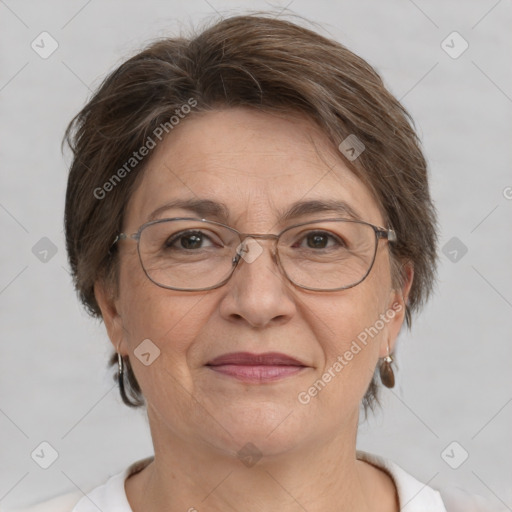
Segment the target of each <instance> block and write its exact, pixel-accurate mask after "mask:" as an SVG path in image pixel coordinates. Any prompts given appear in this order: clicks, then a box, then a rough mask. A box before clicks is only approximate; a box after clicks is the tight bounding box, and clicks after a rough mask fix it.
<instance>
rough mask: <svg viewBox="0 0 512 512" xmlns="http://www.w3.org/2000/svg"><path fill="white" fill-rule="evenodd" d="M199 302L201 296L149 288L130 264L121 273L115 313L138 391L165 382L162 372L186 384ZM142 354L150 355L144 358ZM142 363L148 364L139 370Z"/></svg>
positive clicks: (200, 310)
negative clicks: (117, 310)
mask: <svg viewBox="0 0 512 512" xmlns="http://www.w3.org/2000/svg"><path fill="white" fill-rule="evenodd" d="M203 298H204V294H203V296H201V295H199V294H194V293H190V294H189V293H184V292H177V291H173V290H168V289H165V288H161V287H159V286H157V285H155V284H154V283H153V282H151V281H150V280H149V279H148V278H147V277H146V275H145V274H144V271H143V270H142V269H141V268H140V263H139V261H138V259H136V258H132V259H131V260H130V261H128V262H126V264H125V265H124V267H122V268H121V272H120V289H119V310H120V315H121V319H122V324H123V331H124V337H125V342H126V347H127V350H128V352H129V355H130V360H131V362H132V367H133V369H134V372H135V374H136V376H137V379H138V380H139V383H140V384H141V386H143V387H144V383H145V382H146V381H149V380H150V381H153V380H161V379H162V378H165V375H164V373H165V372H162V371H156V370H158V369H160V370H163V369H164V368H165V369H166V370H168V371H169V372H171V373H172V374H173V375H174V376H179V377H180V381H183V384H185V385H186V384H187V381H188V380H189V371H188V364H187V355H188V351H189V348H190V346H191V345H192V344H193V340H194V339H195V338H196V337H197V335H198V333H199V332H200V330H201V326H202V322H203V321H204V318H207V315H206V313H205V312H204V311H203V310H204V304H202V299H203ZM202 319H203V320H202ZM148 340H149V341H148ZM142 353H149V354H150V355H149V356H146V357H145V358H144V357H141V354H142ZM148 361H151V363H150V364H147V365H146V364H144V363H147V362H148ZM153 361H154V362H153ZM148 383H149V382H148Z"/></svg>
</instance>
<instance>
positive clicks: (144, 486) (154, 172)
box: [95, 108, 413, 512]
mask: <svg viewBox="0 0 512 512" xmlns="http://www.w3.org/2000/svg"><path fill="white" fill-rule="evenodd" d="M191 197H194V198H209V199H214V200H217V201H222V202H223V203H225V204H226V205H227V206H228V208H229V212H230V214H229V218H227V219H225V223H226V224H228V225H230V226H232V227H234V228H236V229H238V230H239V231H242V232H246V233H267V232H272V233H278V232H279V231H281V229H283V227H284V226H282V225H281V224H280V222H279V220H280V219H279V217H278V214H277V212H278V211H284V210H286V209H287V207H289V205H291V203H293V202H295V201H299V200H310V199H329V198H330V199H338V200H339V199H342V200H345V201H346V202H348V203H349V204H350V205H351V206H352V207H353V208H354V209H356V210H357V211H358V212H359V213H360V215H361V218H362V220H365V221H367V222H370V223H372V224H374V225H377V226H383V225H384V221H383V217H382V214H381V211H380V210H379V207H378V205H377V202H376V201H375V199H374V198H373V197H372V195H371V193H370V192H369V190H368V188H367V187H366V186H365V185H363V183H362V182H361V181H360V180H359V179H358V178H357V177H356V176H355V175H354V174H353V173H352V172H351V171H350V170H349V169H348V167H347V166H346V165H345V164H344V162H343V160H342V159H341V158H340V156H339V154H337V150H336V149H335V148H334V149H333V148H332V146H331V145H330V144H329V141H328V140H327V138H326V136H325V135H324V134H323V133H322V132H321V131H320V130H319V129H318V128H317V127H316V126H315V125H314V124H313V123H312V122H311V121H309V120H308V119H306V118H303V117H289V118H284V117H277V116H274V115H270V114H265V113H260V112H255V111H252V110H248V109H244V108H236V109H228V110H221V111H213V112H208V113H206V114H201V115H196V116H194V117H191V118H190V119H187V120H185V121H182V122H181V124H180V125H179V126H177V127H176V128H175V129H174V130H173V132H172V133H171V135H170V136H169V137H168V138H167V139H164V141H163V142H162V143H160V144H159V146H158V147H157V148H155V149H154V150H153V155H152V157H151V160H150V161H149V162H148V165H147V168H146V171H145V174H144V175H143V177H142V179H141V180H140V184H139V186H138V188H137V189H136V190H135V192H134V193H133V195H132V197H131V198H130V201H129V203H128V205H127V211H126V217H125V219H124V221H125V222H124V232H126V233H134V232H136V231H137V230H138V228H139V227H140V226H141V225H142V224H143V223H144V222H146V221H147V220H148V217H149V215H150V214H151V212H153V211H154V210H155V209H156V208H158V207H159V206H161V205H163V204H165V203H166V202H168V201H170V200H172V199H175V198H191ZM178 216H197V215H196V214H194V212H190V211H187V210H182V209H173V210H168V211H165V212H162V213H161V214H160V215H159V218H165V217H178ZM333 216H339V215H333V213H329V212H322V213H316V214H313V215H311V214H310V215H309V216H308V217H307V218H305V219H297V220H296V221H292V223H298V222H301V221H305V220H309V219H311V220H316V219H322V218H329V217H333ZM268 244H269V242H262V246H263V247H265V246H266V247H267V248H265V250H264V252H263V253H262V254H261V255H260V256H259V257H258V258H257V259H256V260H255V261H253V262H252V263H246V262H244V263H243V264H241V265H240V266H239V267H238V268H237V269H236V271H235V273H234V274H233V276H232V277H231V279H230V281H228V283H227V284H225V285H224V286H222V287H220V288H217V289H215V290H209V291H201V292H180V291H173V290H168V289H164V288H161V287H158V286H156V285H155V284H154V283H152V282H151V281H150V280H149V279H148V278H147V277H146V276H145V274H144V272H143V270H142V267H141V265H140V262H139V260H138V257H137V251H136V243H135V242H134V241H125V242H122V243H121V244H120V246H119V250H120V269H119V288H118V290H115V292H114V291H112V290H110V289H109V288H108V286H106V285H105V284H104V283H102V282H97V283H96V287H95V292H96V297H97V299H98V301H99V304H100V307H101V310H102V314H103V319H104V321H105V325H106V327H107V330H108V334H109V337H110V339H111V341H112V343H113V344H114V346H115V347H116V349H117V350H118V351H119V352H120V353H121V354H123V355H125V356H129V357H130V361H131V363H132V366H133V368H134V372H135V374H136V377H137V379H138V381H139V383H140V385H141V388H142V390H143V393H144V396H145V398H146V401H147V403H148V407H147V412H148V419H149V424H150V428H151V434H152V438H153V443H154V448H155V460H154V462H153V463H151V464H150V465H149V466H147V468H145V469H144V470H143V471H141V472H140V473H138V474H136V475H134V476H132V477H131V478H129V479H127V481H126V483H125V488H126V492H127V497H128V500H129V502H130V504H131V506H132V508H133V510H134V511H135V512H139V511H140V512H142V511H143V510H152V511H156V512H158V511H160V510H161V511H164V510H165V511H166V512H169V511H184V510H189V509H191V508H192V507H195V509H197V510H198V511H201V510H209V511H219V512H220V511H226V510H241V509H243V510H245V511H249V512H252V511H254V512H256V511H261V510H268V511H271V510H276V511H277V510H279V511H284V512H292V511H293V512H295V511H297V512H298V511H302V510H304V509H306V510H308V512H317V511H324V510H337V511H354V510H357V511H366V510H368V511H370V510H371V511H373V512H375V511H379V512H391V511H398V503H397V497H396V489H395V486H394V483H393V481H392V479H391V478H390V476H389V475H388V474H387V473H385V472H384V471H382V470H380V469H378V468H376V467H374V466H372V465H370V464H368V463H366V462H363V461H360V460H357V459H356V434H357V425H358V418H359V410H360V403H361V400H362V398H363V396H364V393H365V391H366V389H367V387H368V385H369V383H370V381H371V378H372V375H373V372H374V369H375V367H376V365H377V364H378V359H379V358H382V357H384V356H385V355H386V354H387V349H388V345H389V348H390V351H392V350H393V347H394V344H395V341H396V338H397V336H398V333H399V331H400V328H401V325H402V323H403V320H404V312H405V307H404V304H405V302H404V301H406V300H407V296H408V293H409V289H410V285H411V283H412V276H413V273H412V269H410V268H409V269H408V280H407V282H406V284H405V286H404V288H403V289H399V290H395V289H393V287H392V282H391V274H390V260H389V249H388V247H387V242H386V241H380V242H379V244H378V250H377V256H376V260H375V263H374V267H373V269H372V271H371V272H370V274H369V275H368V277H367V278H366V279H365V280H364V281H363V282H362V283H360V284H359V285H357V286H355V287H353V288H350V289H347V290H343V291H337V292H313V291H307V290H303V289H300V288H297V287H295V286H294V285H292V284H291V283H290V282H288V281H287V280H286V279H285V278H284V277H283V276H282V275H281V273H280V272H279V269H278V267H277V266H276V264H275V262H274V260H273V259H272V255H271V252H270V250H268V249H270V248H271V245H268ZM393 304H395V305H396V304H400V305H401V306H402V308H401V310H400V312H398V313H396V315H395V316H394V318H393V319H391V320H390V321H389V322H388V323H386V324H385V327H384V328H383V329H382V330H381V331H380V332H379V334H378V335H377V336H375V337H374V338H373V339H372V340H371V341H370V342H369V343H368V344H367V345H366V347H365V348H364V349H363V350H361V351H360V352H359V353H358V354H357V355H356V356H354V358H353V359H352V361H350V363H349V364H348V365H347V366H346V367H344V369H343V370H342V371H341V372H340V373H339V374H338V375H337V376H336V378H334V379H333V380H332V381H331V382H330V383H329V384H328V385H326V386H325V388H324V389H323V390H322V391H321V392H320V393H319V394H318V395H317V396H316V397H314V398H312V399H311V401H310V403H309V404H307V405H303V404H301V403H300V402H299V401H298V399H297V396H298V393H299V392H301V391H305V390H307V389H308V388H309V387H310V386H311V385H312V383H313V382H314V381H316V380H317V379H319V378H320V377H321V376H322V374H323V373H324V372H325V371H326V370H327V369H328V368H329V367H331V366H332V364H333V362H334V361H335V360H336V358H337V357H338V356H339V355H341V354H343V353H344V352H345V351H346V350H348V349H349V347H350V344H351V342H352V341H353V340H355V339H356V337H357V335H358V334H359V333H360V332H362V331H363V330H364V329H365V328H366V327H369V326H372V325H374V324H375V321H376V320H377V319H378V318H379V315H380V314H383V313H385V312H386V311H388V310H389V309H390V308H391V307H392V305H393ZM147 338H149V339H150V340H151V341H152V342H153V343H154V344H155V345H157V346H158V347H159V349H160V351H161V353H160V356H159V357H158V358H157V359H156V360H155V361H154V362H153V363H152V364H151V365H149V366H145V365H143V364H142V363H141V362H140V361H139V360H138V359H137V358H136V357H134V355H133V354H134V350H135V349H136V348H137V346H138V345H139V344H140V343H141V341H142V340H144V339H147ZM235 351H248V352H254V353H261V352H267V351H276V352H283V353H285V354H288V355H290V356H292V357H295V358H297V359H299V360H301V361H303V362H306V364H307V365H308V368H307V369H306V370H304V371H303V372H301V373H299V374H297V375H294V376H290V377H287V378H285V379H282V380H279V381H276V382H273V383H264V384H247V383H242V382H240V381H237V380H235V379H232V378H226V377H225V376H219V375H218V374H216V373H215V372H213V371H212V370H210V369H208V368H207V367H205V366H204V365H205V364H206V363H207V362H208V361H209V360H211V359H212V358H214V357H216V356H219V355H221V354H224V353H227V352H235ZM248 442H251V443H252V444H253V445H255V446H256V447H257V448H258V450H259V451H260V452H261V454H262V457H261V459H260V460H259V461H258V463H257V464H256V465H253V466H252V467H246V466H245V465H244V464H242V462H241V461H240V459H239V458H238V457H237V451H238V450H240V449H241V448H242V447H243V446H244V445H246V443H248Z"/></svg>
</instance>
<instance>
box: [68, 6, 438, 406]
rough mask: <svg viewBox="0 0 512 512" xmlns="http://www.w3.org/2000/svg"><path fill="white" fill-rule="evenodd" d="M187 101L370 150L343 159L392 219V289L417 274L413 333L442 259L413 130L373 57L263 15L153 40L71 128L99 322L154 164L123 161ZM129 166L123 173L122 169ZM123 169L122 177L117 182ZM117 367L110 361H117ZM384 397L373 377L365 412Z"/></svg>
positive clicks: (74, 223) (81, 232) (85, 292)
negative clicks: (282, 117) (315, 129)
mask: <svg viewBox="0 0 512 512" xmlns="http://www.w3.org/2000/svg"><path fill="white" fill-rule="evenodd" d="M191 98H192V99H193V100H194V101H195V102H196V104H195V108H194V109H193V110H194V112H191V113H190V114H189V115H188V116H187V119H188V118H192V117H193V116H194V115H195V112H206V111H209V110H213V109H215V108H229V107H239V106H243V107H248V108H254V109H258V110H260V111H263V112H273V113H300V114H305V115H306V116H308V118H310V119H311V120H313V121H314V122H315V123H317V125H319V126H320V128H321V129H322V130H323V131H324V133H325V134H326V135H327V136H328V137H329V139H330V140H331V141H332V143H333V144H334V145H335V146H336V147H338V145H339V144H340V143H341V142H342V141H344V140H345V139H346V138H347V137H348V136H350V135H355V136H356V137H357V139H359V141H360V142H362V143H363V144H364V147H365V150H364V151H363V152H362V153H361V155H360V156H359V157H358V158H357V159H356V160H352V159H349V158H346V156H345V155H344V154H343V153H342V152H340V157H341V158H343V159H344V160H345V162H346V164H347V165H348V166H349V168H350V169H351V170H352V171H353V172H354V173H355V174H356V175H357V176H358V177H359V178H360V179H362V181H363V182H364V183H365V184H366V185H367V186H368V188H369V189H370V191H371V192H372V193H373V195H374V197H375V199H376V201H377V203H378V205H379V207H380V209H381V212H382V214H383V216H384V221H385V223H386V224H387V225H388V226H389V227H392V228H393V229H394V230H395V231H396V233H397V237H398V243H396V244H392V245H390V250H391V261H392V277H393V283H394V285H395V286H402V285H403V283H404V281H405V269H404V265H405V264H406V263H411V264H412V265H413V267H414V280H413V284H412V288H411V290H410V294H409V299H408V303H407V305H406V313H405V316H406V323H407V326H408V328H410V327H411V323H412V320H411V314H412V312H414V311H416V310H418V309H420V306H421V305H422V304H423V303H424V302H425V301H426V300H427V298H428V296H429V295H430V293H431V291H432V289H433V285H434V282H435V272H436V263H437V251H436V247H437V229H436V227H437V226H436V212H435V208H434V206H433V204H432V201H431V198H430V192H429V187H428V176H427V165H426V161H425V158H424V156H423V154H422V151H421V148H420V143H419V141H418V138H417V136H416V133H415V130H414V127H413V126H414V125H413V122H412V120H411V118H410V116H409V114H408V113H407V112H406V111H405V109H404V108H403V107H402V105H401V104H400V103H399V102H398V100H397V99H396V98H394V97H393V96H392V95H391V94H390V93H389V92H388V91H387V90H386V88H385V87H384V85H383V82H382V80H381V78H380V76H379V75H378V74H377V72H376V71H375V70H374V69H373V68H372V67H371V66H370V65H369V64H368V63H367V62H366V61H364V60H363V59H361V58H360V57H358V56H357V55H355V54H354V53H352V52H351V51H349V50H348V49H347V48H345V47H344V46H343V45H341V44H340V43H338V42H336V41H333V40H331V39H327V38H325V37H323V36H321V35H319V34H317V33H315V32H314V31H311V30H309V29H306V28H303V27H301V26H299V25H297V24H295V23H292V22H290V21H285V20H279V19H275V18H274V17H270V16H268V15H266V14H265V13H263V14H252V15H243V16H234V17H230V18H227V19H224V20H222V21H220V22H217V23H214V24H213V25H212V26H210V27H207V28H206V29H205V30H203V31H202V32H200V33H199V34H195V35H194V36H193V37H190V38H181V37H180V38H167V39H163V40H159V41H157V42H155V43H153V44H151V45H150V46H148V47H147V48H145V49H144V50H143V51H141V52H140V53H138V54H137V55H135V56H134V57H132V58H130V59H129V60H127V61H126V62H124V63H123V64H122V65H120V66H119V67H118V68H117V69H116V70H115V71H114V72H112V73H111V74H110V75H109V76H108V77H107V78H106V79H105V80H104V82H103V83H102V84H101V86H100V87H99V88H98V90H97V92H96V93H95V94H94V95H93V97H92V99H90V101H89V102H88V103H87V105H86V106H85V107H84V108H83V109H82V110H81V111H80V112H79V113H78V114H77V115H76V116H75V117H74V119H73V120H72V121H71V123H70V124H69V126H68V128H67V130H66V135H65V141H67V142H68V144H69V145H70V147H71V148H72V150H73V155H74V157H73V162H72V165H71V169H70V174H69V181H68V188H67V194H66V208H65V229H66V243H67V250H68V255H69V262H70V266H71V271H72V275H73V278H74V282H75V286H76V288H77V291H78V293H79V296H80V299H81V301H82V302H83V304H84V305H85V307H86V308H87V309H88V311H89V312H90V313H91V314H92V315H93V316H97V317H99V316H101V311H100V309H99V306H98V303H97V302H96V298H95V295H94V283H95V281H97V280H99V279H107V278H109V276H112V275H113V274H115V270H116V258H115V254H114V255H113V256H112V255H111V254H110V251H109V249H110V246H111V244H112V241H113V240H114V238H115V236H116V234H117V233H118V232H119V231H120V230H121V226H122V221H123V215H124V212H125V207H126V204H127V202H128V199H129V198H130V196H131V193H132V191H133V190H134V186H135V183H136V178H137V176H140V175H141V171H143V169H144V167H145V164H146V163H147V160H148V159H149V158H147V159H146V160H145V161H142V162H141V163H140V164H137V165H135V166H133V171H132V170H131V168H128V170H127V167H126V162H127V161H129V160H130V158H132V155H133V154H134V152H137V150H138V149H139V148H141V147H142V146H143V145H144V144H145V141H147V138H148V136H150V134H152V133H154V132H155V130H157V129H158V127H159V126H162V125H163V124H164V125H165V123H167V125H168V126H169V130H167V131H169V133H170V129H171V128H170V123H169V120H170V119H171V117H172V116H173V115H175V113H176V111H177V110H179V109H180V108H182V106H183V105H185V104H190V99H191ZM123 166H124V169H125V171H127V172H124V173H122V172H120V171H121V169H123ZM116 170H118V172H117V177H118V178H119V179H116V180H115V181H112V178H113V177H114V174H115V173H116ZM121 175H122V176H121ZM121 177H122V179H121ZM108 184H110V185H108ZM107 189H108V193H106V192H107ZM99 190H103V191H104V192H105V194H103V192H99V193H98V191H99ZM98 196H101V197H98ZM115 361H116V354H113V357H112V359H111V364H114V363H115ZM126 366H127V371H126V374H127V375H126V382H125V386H121V392H122V398H123V400H124V401H125V403H127V404H128V405H134V406H139V405H143V403H144V401H143V396H142V393H141V390H140V388H139V385H138V383H137V380H136V379H135V376H134V374H133V371H132V369H131V366H130V362H129V359H127V360H126ZM124 387H126V389H127V391H128V394H129V395H130V396H129V397H128V396H127V394H126V393H125V391H124V389H123V388H124ZM377 391H378V386H377V383H376V378H375V377H374V378H373V380H372V382H371V384H370V386H369V388H368V390H367V392H366V394H365V397H364V400H363V405H364V409H365V413H366V412H367V407H368V406H370V407H371V408H372V409H373V407H374V404H375V403H379V400H378V393H377Z"/></svg>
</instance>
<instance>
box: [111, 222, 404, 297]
mask: <svg viewBox="0 0 512 512" xmlns="http://www.w3.org/2000/svg"><path fill="white" fill-rule="evenodd" d="M175 220H192V221H196V222H197V221H199V222H207V223H209V224H215V225H217V226H221V227H224V228H227V229H229V230H230V231H232V232H234V233H236V234H237V235H238V238H239V239H240V244H239V245H238V247H240V246H241V245H242V244H243V242H244V241H245V240H246V239H247V238H259V239H263V240H274V248H273V249H274V250H273V252H272V256H273V257H274V259H275V262H276V263H277V266H278V267H279V269H280V270H281V273H282V274H283V275H284V277H285V278H286V279H287V280H288V281H289V282H290V283H292V284H293V285H294V286H297V287H298V288H301V289H303V290H310V291H318V292H336V291H341V290H348V289H349V288H353V287H354V286H357V285H358V284H361V283H362V282H363V281H364V280H365V279H366V278H367V277H368V275H369V274H370V272H371V270H372V268H373V265H374V264H375V259H376V257H377V249H378V246H379V241H380V240H387V241H388V243H396V242H397V241H398V238H397V236H396V232H395V230H394V229H391V228H388V229H386V228H383V227H380V226H375V225H374V224H371V223H369V222H366V221H363V220H356V219H343V218H329V219H318V220H314V221H308V222H302V223H299V224H294V225H293V226H288V227H286V228H284V229H283V230H282V231H281V232H280V233H278V234H272V233H266V234H260V233H242V232H240V231H238V230H237V229H235V228H233V227H231V226H228V225H227V224H223V223H222V222H217V221H214V220H208V219H204V218H198V217H169V218H165V219H156V220H152V221H149V222H145V223H144V224H142V225H141V226H140V227H139V229H138V230H137V232H136V233H132V234H131V235H129V234H127V233H118V234H117V235H116V238H115V239H114V241H113V242H112V244H111V246H110V249H109V253H110V251H111V249H112V248H113V247H114V246H115V245H116V244H117V243H118V242H120V241H121V240H130V239H132V240H135V241H136V242H137V254H138V256H139V262H140V265H141V267H142V270H143V271H144V274H146V277H147V278H148V279H149V280H150V281H151V282H152V283H153V284H155V285H156V286H159V287H160V288H165V289H167V290H175V291H183V292H201V291H208V290H214V289H216V288H220V287H221V286H224V285H225V284H226V283H227V282H228V281H229V280H230V279H231V276H232V275H233V274H234V272H235V269H236V268H237V267H238V263H239V262H240V259H241V258H242V253H243V252H244V251H239V250H237V251H236V255H235V256H234V258H233V259H232V260H231V263H232V265H233V268H232V269H231V272H230V273H229V275H228V276H227V277H226V278H225V279H224V280H223V281H221V282H220V283H218V284H216V285H213V286H208V287H206V288H194V289H189V288H176V287H173V286H167V285H163V284H161V283H158V282H156V281H155V280H154V279H152V278H151V276H150V275H149V274H148V272H147V270H146V267H145V266H144V263H143V262H142V256H141V254H140V237H141V234H142V231H143V230H144V229H146V228H147V227H149V226H152V225H154V224H161V223H164V222H169V221H175ZM336 221H337V222H340V221H342V222H352V223H356V224H364V225H366V226H370V227H371V228H372V229H373V231H374V233H375V250H374V251H373V256H372V262H371V264H370V266H369V268H368V270H367V272H366V274H365V275H364V276H363V277H362V278H361V279H360V280H359V281H357V282H356V283H354V284H351V285H348V286H342V287H340V288H333V289H329V290H324V289H322V288H310V287H307V286H302V285H300V284H297V283H296V282H295V281H293V280H292V279H290V277H288V274H287V273H286V271H285V270H284V268H283V265H282V263H281V260H280V258H279V250H278V244H279V239H280V238H281V236H282V235H283V234H284V233H286V231H289V230H291V229H294V228H297V227H301V226H307V225H309V224H320V223H322V222H336Z"/></svg>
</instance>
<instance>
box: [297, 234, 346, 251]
mask: <svg viewBox="0 0 512 512" xmlns="http://www.w3.org/2000/svg"><path fill="white" fill-rule="evenodd" d="M304 241H305V242H306V243H307V247H306V248H307V249H329V248H335V247H346V245H345V243H344V242H343V240H341V239H340V238H339V237H337V236H335V235H334V234H332V233H329V232H326V231H311V232H309V233H307V234H306V236H304V237H303V238H302V239H301V240H299V241H298V245H299V246H301V242H304ZM329 242H331V244H330V245H329ZM296 246H297V245H294V247H296Z"/></svg>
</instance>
